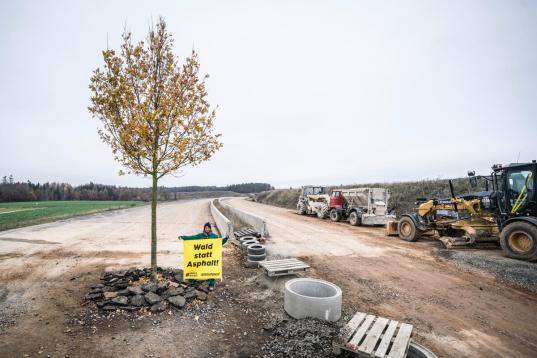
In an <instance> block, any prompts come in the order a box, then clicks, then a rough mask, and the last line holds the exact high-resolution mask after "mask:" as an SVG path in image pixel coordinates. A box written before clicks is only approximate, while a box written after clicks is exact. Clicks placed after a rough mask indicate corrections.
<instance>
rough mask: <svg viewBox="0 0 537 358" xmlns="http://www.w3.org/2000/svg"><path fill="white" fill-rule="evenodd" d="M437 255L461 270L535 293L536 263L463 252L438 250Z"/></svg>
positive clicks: (536, 287)
mask: <svg viewBox="0 0 537 358" xmlns="http://www.w3.org/2000/svg"><path fill="white" fill-rule="evenodd" d="M437 254H438V255H439V256H440V257H443V258H445V259H448V260H450V261H453V262H454V263H455V265H456V266H458V267H460V268H462V269H465V270H473V271H483V272H486V273H491V274H493V275H495V276H496V277H497V278H499V279H500V280H502V281H506V282H509V283H512V284H515V285H517V286H521V287H524V288H526V289H528V290H530V291H533V292H537V264H536V263H533V262H526V261H520V260H514V259H510V258H508V257H502V256H489V255H479V254H476V253H475V252H465V251H453V250H438V251H437Z"/></svg>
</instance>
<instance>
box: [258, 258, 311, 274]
mask: <svg viewBox="0 0 537 358" xmlns="http://www.w3.org/2000/svg"><path fill="white" fill-rule="evenodd" d="M259 267H261V268H262V269H263V270H264V271H265V272H266V274H267V275H268V276H270V277H273V276H285V275H293V274H295V273H300V272H306V271H308V270H309V268H310V265H308V264H307V263H305V262H302V261H300V260H297V259H285V260H268V261H261V262H259Z"/></svg>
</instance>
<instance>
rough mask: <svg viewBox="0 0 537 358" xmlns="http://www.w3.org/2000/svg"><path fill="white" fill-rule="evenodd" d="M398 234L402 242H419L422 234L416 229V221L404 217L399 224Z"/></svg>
mask: <svg viewBox="0 0 537 358" xmlns="http://www.w3.org/2000/svg"><path fill="white" fill-rule="evenodd" d="M397 234H398V235H399V238H400V239H401V240H405V241H412V242H414V241H418V240H419V238H420V237H421V234H422V232H421V230H420V229H419V228H417V227H416V223H415V222H414V220H412V219H411V218H409V217H408V216H403V217H402V218H401V220H399V224H397Z"/></svg>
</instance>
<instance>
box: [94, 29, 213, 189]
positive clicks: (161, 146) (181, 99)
mask: <svg viewBox="0 0 537 358" xmlns="http://www.w3.org/2000/svg"><path fill="white" fill-rule="evenodd" d="M172 45H173V39H172V36H171V34H170V33H168V32H167V30H166V23H165V21H164V20H163V19H162V18H160V19H159V22H158V24H157V25H156V27H155V28H154V29H151V30H150V32H149V35H148V37H147V41H146V43H144V42H143V41H141V42H139V43H137V44H133V43H132V40H131V33H130V32H127V31H126V32H125V33H124V34H123V44H122V46H121V50H120V51H119V52H118V53H116V51H114V50H110V49H108V50H105V51H103V59H104V66H103V67H102V68H98V69H96V70H95V71H94V72H93V75H92V76H91V82H90V86H89V88H90V91H91V106H90V107H89V111H90V112H91V113H92V114H93V116H94V117H95V118H98V119H99V120H100V121H101V122H102V124H103V128H102V129H100V130H99V135H100V137H101V139H102V140H103V141H104V142H105V143H108V144H109V145H110V146H111V148H112V151H113V153H114V154H115V157H116V158H117V160H118V161H119V162H120V163H121V164H122V165H123V166H124V167H125V168H126V170H127V171H128V172H130V173H134V174H142V175H151V176H153V175H156V177H157V179H159V178H161V177H163V176H164V175H166V174H168V173H172V172H175V171H177V170H179V169H180V168H181V167H184V166H186V165H189V164H191V165H196V164H199V163H201V162H203V161H206V160H208V159H210V157H211V156H212V155H213V154H214V153H215V152H216V151H217V150H218V149H219V148H220V147H221V146H222V143H221V142H220V140H219V137H220V134H215V133H214V132H213V123H214V118H215V111H214V110H212V109H211V108H210V106H209V103H208V102H207V92H206V90H205V79H206V78H208V76H205V77H200V75H199V66H200V64H199V61H198V55H197V53H196V52H194V51H192V54H191V56H190V57H188V58H187V59H186V61H185V63H184V64H182V65H179V64H178V60H177V59H176V56H175V55H174V53H173V49H172Z"/></svg>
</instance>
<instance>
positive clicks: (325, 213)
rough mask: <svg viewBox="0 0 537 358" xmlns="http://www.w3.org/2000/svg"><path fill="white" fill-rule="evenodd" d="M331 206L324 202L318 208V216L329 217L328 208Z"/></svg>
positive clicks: (320, 217)
mask: <svg viewBox="0 0 537 358" xmlns="http://www.w3.org/2000/svg"><path fill="white" fill-rule="evenodd" d="M329 209H330V208H329V207H328V205H326V204H323V205H322V206H321V207H320V208H319V210H317V217H318V218H319V219H326V218H327V217H328V210H329Z"/></svg>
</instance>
